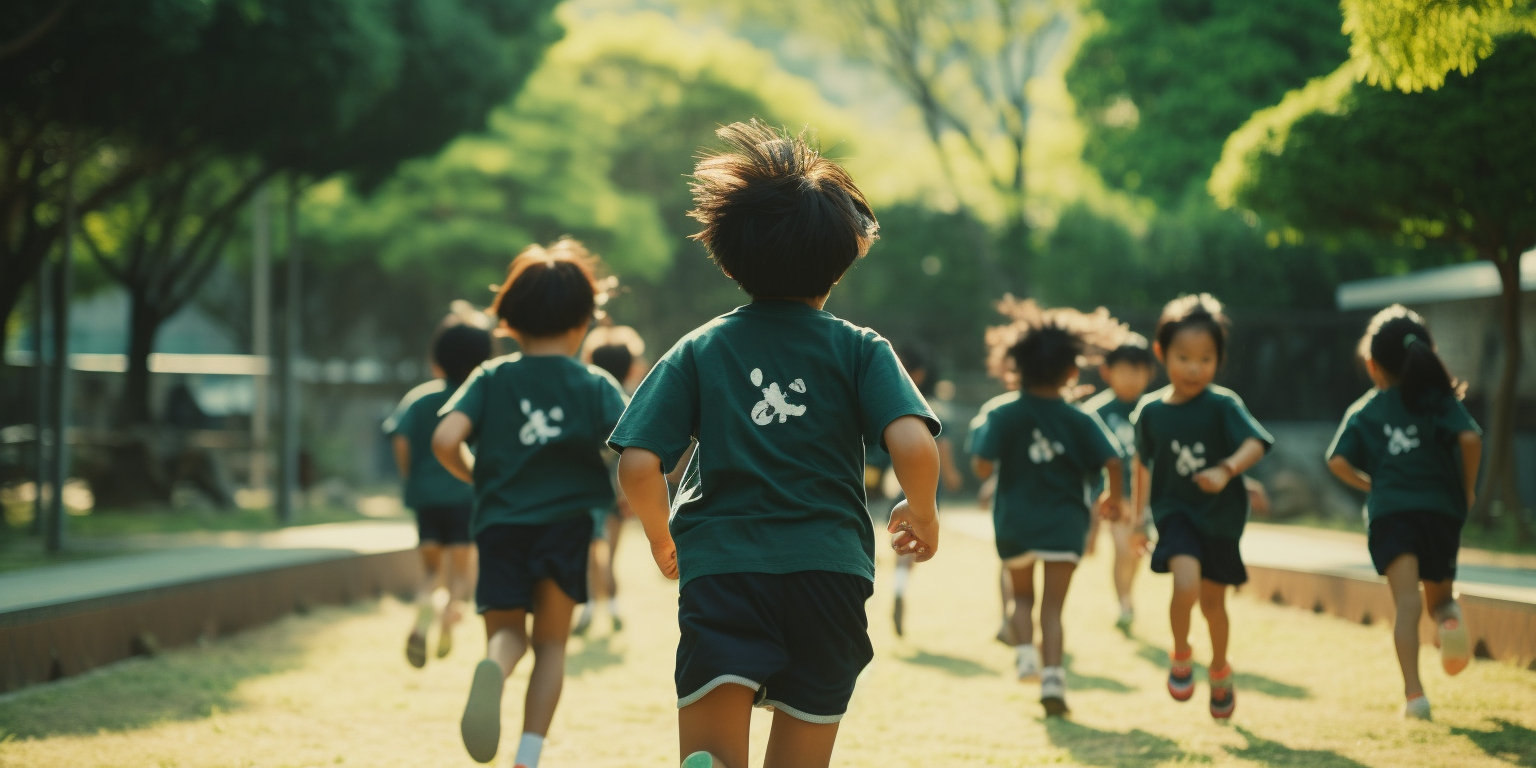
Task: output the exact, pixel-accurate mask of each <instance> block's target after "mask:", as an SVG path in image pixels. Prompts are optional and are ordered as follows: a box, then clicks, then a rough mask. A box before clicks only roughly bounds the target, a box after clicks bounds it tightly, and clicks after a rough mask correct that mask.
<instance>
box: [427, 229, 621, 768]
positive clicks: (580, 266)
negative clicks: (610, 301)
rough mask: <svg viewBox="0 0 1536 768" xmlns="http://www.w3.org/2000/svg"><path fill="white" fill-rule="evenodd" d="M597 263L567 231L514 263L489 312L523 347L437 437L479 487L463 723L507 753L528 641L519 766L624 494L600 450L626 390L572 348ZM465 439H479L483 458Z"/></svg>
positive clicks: (475, 739)
mask: <svg viewBox="0 0 1536 768" xmlns="http://www.w3.org/2000/svg"><path fill="white" fill-rule="evenodd" d="M595 264H596V259H595V258H594V257H592V256H591V255H590V254H588V253H587V251H586V249H585V248H583V247H582V246H581V244H580V243H578V242H576V241H575V240H569V239H565V240H560V241H558V242H556V243H555V244H553V245H551V246H549V248H548V249H545V248H541V247H539V246H536V245H534V246H529V247H528V248H527V249H525V250H524V251H523V252H522V253H521V254H519V255H518V256H517V258H515V259H513V260H512V265H511V267H510V268H509V269H508V272H507V279H506V282H505V283H503V284H502V286H501V288H500V290H499V291H498V293H497V294H496V299H495V303H494V304H492V306H491V311H492V312H493V313H494V314H495V315H496V316H497V317H498V318H500V321H501V329H502V331H503V332H505V333H506V334H508V335H510V336H511V337H512V338H513V339H516V340H517V343H518V346H519V347H520V348H521V349H522V351H521V352H520V353H518V354H513V355H507V356H506V357H499V358H496V359H494V360H491V361H489V362H487V363H485V364H484V365H481V366H480V367H479V368H477V369H475V371H474V373H472V374H471V375H470V377H469V379H468V380H467V381H465V382H464V385H463V386H461V387H459V390H458V391H457V392H455V393H454V395H453V397H452V398H451V399H450V400H449V401H448V403H447V404H446V405H444V406H443V420H442V423H441V424H439V425H438V427H437V432H436V434H434V435H433V438H432V450H433V452H434V453H436V454H437V458H438V460H439V461H441V462H442V463H443V466H444V467H447V468H448V471H450V472H452V473H453V474H454V475H455V476H457V477H459V478H461V479H464V480H472V481H473V482H474V485H475V511H474V515H473V517H472V518H471V519H470V527H471V530H472V531H473V533H474V537H475V544H476V545H477V546H478V547H479V550H480V582H479V587H478V588H477V590H476V593H475V597H476V602H478V603H479V606H480V612H481V614H482V615H483V616H484V618H485V634H486V638H487V643H486V658H485V660H484V661H481V662H480V664H479V666H477V667H476V668H475V676H474V682H473V684H472V686H471V688H470V691H469V701H468V702H467V703H466V704H465V706H464V717H463V719H462V721H461V722H460V730H461V732H462V735H463V737H464V746H465V747H466V748H467V749H468V750H469V754H470V756H471V757H473V758H474V759H476V760H478V761H480V762H482V763H485V762H490V760H491V759H492V758H494V757H495V756H496V750H497V747H498V745H499V741H500V738H501V690H502V686H503V684H504V683H505V681H506V678H507V676H508V675H510V674H511V673H512V669H513V668H514V667H516V666H517V662H518V660H520V659H521V658H522V657H523V654H524V653H525V652H527V651H528V650H530V649H531V650H532V651H533V672H532V674H530V675H529V679H528V693H527V697H526V699H525V702H524V708H523V735H522V738H521V740H520V741H519V743H518V747H517V757H516V759H515V760H514V764H515V765H517V766H521V767H522V768H538V764H539V754H540V753H541V752H542V750H543V747H544V737H545V736H546V735H547V734H548V733H549V724H550V721H551V720H552V719H553V718H554V715H555V705H556V704H557V703H559V701H560V689H561V685H562V683H563V682H564V678H565V643H566V640H567V639H568V638H569V635H570V629H571V612H572V610H573V609H574V608H575V606H576V604H577V603H581V602H585V601H586V599H587V595H586V592H587V552H588V549H589V547H590V545H591V542H592V512H591V511H592V509H594V508H598V507H607V506H610V505H612V504H613V487H612V486H611V485H610V484H609V481H608V470H607V468H606V467H605V466H604V464H603V456H602V453H601V449H602V447H603V443H604V441H605V440H606V438H607V436H608V433H609V432H610V431H612V429H613V427H614V425H615V424H617V423H618V420H619V416H620V414H622V413H623V411H624V393H623V392H622V391H621V390H620V389H619V385H618V383H617V382H615V381H614V380H613V377H612V376H609V375H608V374H607V373H606V372H604V371H603V370H602V369H600V368H597V367H594V366H589V365H583V364H582V363H580V362H578V361H577V360H576V358H575V354H576V352H577V350H579V349H580V348H581V341H582V338H583V337H585V336H586V335H587V328H588V327H589V325H590V324H591V322H592V318H593V312H594V310H595V307H596V295H597V293H598V288H597V287H596V285H595V283H594V281H593V268H594V266H595ZM466 443H473V444H474V446H475V455H474V459H473V466H471V464H470V463H469V462H468V461H466V457H465V455H464V445H465V444H466ZM529 614H532V615H533V622H532V623H533V628H532V631H531V632H530V630H529V629H528V615H529Z"/></svg>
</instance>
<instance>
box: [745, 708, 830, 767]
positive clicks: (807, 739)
mask: <svg viewBox="0 0 1536 768" xmlns="http://www.w3.org/2000/svg"><path fill="white" fill-rule="evenodd" d="M837 726H838V724H837V723H807V722H805V721H804V720H800V719H798V718H796V717H794V716H792V715H789V714H786V713H784V712H774V713H773V728H772V729H771V730H770V731H769V732H768V754H767V755H765V756H764V757H763V768H827V766H829V765H831V764H832V746H833V744H834V743H836V742H837Z"/></svg>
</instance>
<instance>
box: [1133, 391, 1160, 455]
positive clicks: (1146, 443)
mask: <svg viewBox="0 0 1536 768" xmlns="http://www.w3.org/2000/svg"><path fill="white" fill-rule="evenodd" d="M1131 426H1133V427H1135V428H1136V455H1137V456H1138V457H1140V459H1141V463H1142V464H1145V465H1146V466H1147V469H1151V468H1152V457H1154V456H1156V455H1157V437H1156V436H1155V435H1153V434H1152V420H1151V419H1149V418H1147V409H1146V403H1142V404H1141V405H1138V406H1137V407H1136V410H1135V411H1132V412H1131Z"/></svg>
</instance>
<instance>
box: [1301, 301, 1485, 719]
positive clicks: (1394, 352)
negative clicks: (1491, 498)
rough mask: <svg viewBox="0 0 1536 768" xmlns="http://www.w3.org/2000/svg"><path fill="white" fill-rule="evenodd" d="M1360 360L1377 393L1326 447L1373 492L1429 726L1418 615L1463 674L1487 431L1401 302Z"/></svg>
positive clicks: (1446, 662) (1385, 563) (1410, 699)
mask: <svg viewBox="0 0 1536 768" xmlns="http://www.w3.org/2000/svg"><path fill="white" fill-rule="evenodd" d="M1360 356H1361V357H1362V358H1363V359H1364V360H1365V368H1366V371H1367V373H1369V374H1370V377H1371V381H1372V382H1373V383H1374V384H1375V385H1376V387H1375V388H1374V389H1372V390H1371V391H1370V392H1367V393H1366V394H1365V396H1364V397H1361V398H1360V399H1359V400H1358V401H1356V402H1355V404H1354V405H1352V406H1350V409H1349V411H1348V412H1347V413H1345V415H1344V422H1343V423H1342V424H1341V425H1339V431H1338V434H1337V435H1335V436H1334V439H1333V444H1332V445H1331V446H1329V448H1328V468H1329V469H1330V470H1332V471H1333V473H1334V474H1335V475H1337V476H1338V478H1339V479H1340V480H1343V481H1344V482H1345V483H1346V484H1347V485H1350V486H1351V487H1354V488H1357V489H1359V490H1362V491H1365V492H1367V493H1368V494H1369V496H1368V497H1367V499H1366V527H1367V530H1368V532H1369V547H1370V551H1371V562H1372V563H1373V564H1374V565H1375V566H1376V572H1377V573H1380V574H1382V575H1384V576H1386V577H1387V584H1388V585H1389V586H1390V587H1391V589H1392V599H1393V602H1394V603H1395V604H1396V606H1397V618H1396V621H1395V624H1394V628H1393V642H1394V644H1395V645H1396V647H1397V659H1398V663H1399V665H1400V666H1401V667H1402V671H1403V692H1404V695H1405V696H1406V698H1407V703H1406V704H1405V705H1404V708H1403V716H1404V717H1411V718H1418V719H1423V720H1428V719H1429V717H1430V709H1429V700H1428V699H1427V698H1426V697H1425V696H1424V687H1423V684H1422V683H1421V682H1420V680H1419V633H1418V615H1419V611H1420V610H1426V611H1427V612H1428V613H1429V616H1430V618H1432V619H1434V621H1435V624H1436V626H1437V628H1438V631H1439V635H1440V660H1441V664H1442V666H1444V668H1445V671H1446V673H1447V674H1451V675H1454V674H1456V673H1458V672H1460V671H1461V670H1462V669H1463V668H1465V667H1466V666H1467V662H1468V660H1469V659H1470V658H1471V656H1472V648H1471V638H1470V635H1469V634H1468V632H1467V628H1466V624H1465V623H1464V622H1463V620H1462V616H1461V607H1460V606H1459V605H1457V603H1456V599H1455V596H1454V590H1453V587H1454V583H1453V582H1454V579H1455V577H1456V554H1457V551H1458V550H1459V549H1460V546H1461V528H1462V525H1463V524H1465V522H1466V519H1467V510H1468V509H1469V508H1470V507H1471V506H1472V501H1473V495H1474V488H1475V487H1476V483H1477V470H1478V463H1479V461H1480V460H1481V458H1482V438H1481V434H1482V432H1481V430H1480V429H1478V426H1477V422H1475V421H1473V420H1472V417H1471V416H1470V415H1469V414H1468V413H1467V409H1466V408H1464V407H1463V406H1462V404H1461V392H1462V389H1463V386H1462V385H1461V384H1460V383H1459V382H1457V381H1456V379H1455V378H1454V377H1452V376H1451V374H1450V371H1448V370H1447V369H1446V367H1445V363H1444V362H1443V361H1442V360H1441V359H1440V356H1439V355H1438V354H1437V353H1436V351H1435V343H1434V339H1433V338H1432V337H1431V336H1430V335H1429V329H1428V328H1426V327H1425V325H1424V319H1423V318H1422V317H1420V316H1419V315H1418V314H1417V313H1415V312H1413V311H1411V310H1409V309H1407V308H1405V307H1403V306H1402V305H1396V304H1395V305H1393V306H1390V307H1388V308H1386V309H1384V310H1382V311H1381V312H1378V313H1377V314H1376V316H1375V317H1374V318H1372V319H1371V324H1370V326H1369V327H1368V328H1367V329H1366V332H1365V336H1364V338H1362V339H1361V340H1360ZM1421 583H1422V584H1423V589H1424V593H1423V597H1422V598H1421V597H1420V594H1419V585H1420V584H1421Z"/></svg>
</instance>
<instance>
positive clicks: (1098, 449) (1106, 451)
mask: <svg viewBox="0 0 1536 768" xmlns="http://www.w3.org/2000/svg"><path fill="white" fill-rule="evenodd" d="M1081 413H1082V414H1083V416H1086V417H1087V418H1084V419H1079V420H1078V423H1079V425H1080V426H1081V427H1082V430H1081V431H1082V433H1083V439H1082V440H1081V441H1079V442H1080V443H1081V445H1082V447H1083V455H1082V456H1080V457H1079V461H1081V462H1082V464H1083V466H1084V467H1085V468H1087V469H1088V470H1090V471H1092V472H1098V471H1099V470H1100V469H1102V468H1103V467H1104V462H1106V461H1109V460H1110V459H1123V458H1125V451H1123V450H1121V449H1120V440H1119V439H1118V438H1116V437H1115V433H1113V432H1110V431H1109V427H1108V426H1107V425H1105V424H1104V420H1103V419H1101V418H1099V415H1098V414H1096V413H1093V412H1092V411H1082V412H1081Z"/></svg>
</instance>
